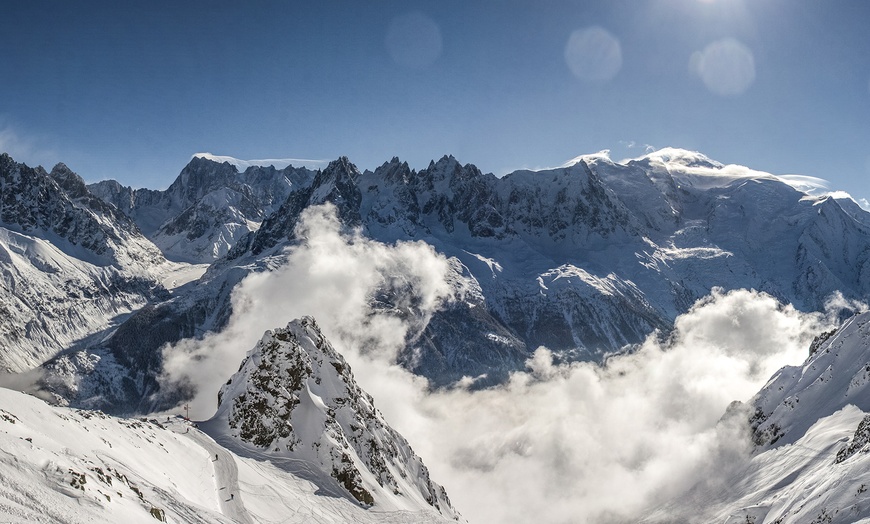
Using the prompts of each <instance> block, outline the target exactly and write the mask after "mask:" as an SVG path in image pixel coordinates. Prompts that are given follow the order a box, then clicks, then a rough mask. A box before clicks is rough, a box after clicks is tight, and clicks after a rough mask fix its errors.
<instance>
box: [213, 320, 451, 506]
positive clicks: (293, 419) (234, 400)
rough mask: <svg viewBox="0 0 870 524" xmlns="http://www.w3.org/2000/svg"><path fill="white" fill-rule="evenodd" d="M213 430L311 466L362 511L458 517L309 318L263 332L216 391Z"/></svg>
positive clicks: (264, 450)
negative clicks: (407, 504) (409, 504)
mask: <svg viewBox="0 0 870 524" xmlns="http://www.w3.org/2000/svg"><path fill="white" fill-rule="evenodd" d="M218 403H219V405H218V411H217V414H216V415H215V417H214V418H213V419H212V421H213V422H212V423H216V424H223V423H226V424H227V427H228V431H229V433H230V434H231V435H232V436H233V437H234V438H235V439H237V440H238V441H240V442H241V443H242V444H243V445H245V446H250V447H253V448H256V449H258V450H259V451H260V452H265V453H268V454H270V455H273V456H275V457H288V458H293V459H297V460H304V461H307V462H309V463H313V464H314V465H315V466H316V467H317V468H319V469H320V470H321V471H323V472H324V473H325V474H327V475H328V476H329V477H331V478H332V479H333V481H334V482H336V483H337V484H338V485H339V486H341V487H342V488H343V489H344V490H345V491H346V492H347V493H348V494H349V495H350V496H352V497H353V498H354V499H355V500H356V501H358V502H359V503H361V504H363V505H366V506H371V505H373V504H387V505H390V504H392V503H395V502H396V501H397V497H399V499H398V500H402V499H404V500H406V501H408V500H410V501H414V502H415V503H416V504H417V507H423V508H425V507H430V509H434V510H436V511H438V512H439V513H441V514H443V515H445V516H448V517H454V516H456V513H455V510H453V508H452V507H451V506H450V502H449V500H448V499H447V494H446V493H445V492H444V489H443V488H441V487H440V486H438V485H436V484H434V483H432V482H431V481H430V479H429V474H428V470H427V469H426V467H425V466H424V465H423V463H422V461H421V460H420V459H419V458H418V457H417V456H416V455H415V454H414V452H413V451H412V450H411V448H410V445H409V444H408V442H407V441H406V440H405V439H404V438H402V436H401V435H399V434H398V433H397V432H396V431H395V430H393V429H392V428H391V427H390V426H389V425H388V424H387V423H386V421H385V420H384V418H383V415H381V413H380V412H379V411H377V409H375V407H374V400H373V399H372V397H371V396H370V395H369V394H368V393H366V392H364V391H363V390H362V389H361V388H360V387H359V386H358V385H357V383H356V381H355V379H354V377H353V373H352V372H351V369H350V366H349V365H348V363H347V362H346V361H345V360H344V358H343V357H342V356H341V355H340V354H339V353H338V352H337V351H336V350H335V348H333V347H332V345H331V344H330V343H329V341H328V340H327V339H326V337H325V336H324V335H323V333H322V332H321V331H320V328H319V327H318V325H317V322H316V321H315V320H314V318H312V317H303V318H300V319H297V320H293V321H291V322H290V323H289V324H288V325H287V327H285V328H281V329H275V330H273V331H267V332H266V333H265V334H264V335H263V338H262V339H261V340H260V341H259V342H258V343H257V345H256V346H255V347H254V348H253V349H252V350H251V351H249V352H248V355H247V356H246V357H245V359H244V361H243V362H242V365H241V367H240V368H239V371H238V372H237V373H236V374H235V375H233V377H232V378H231V379H230V380H229V381H228V382H227V383H226V385H224V386H223V387H222V388H221V391H220V393H219V396H218Z"/></svg>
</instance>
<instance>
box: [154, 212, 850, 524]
mask: <svg viewBox="0 0 870 524" xmlns="http://www.w3.org/2000/svg"><path fill="white" fill-rule="evenodd" d="M298 231H299V233H300V235H301V236H302V237H304V238H305V241H304V242H302V243H301V244H300V245H298V246H296V247H294V248H292V249H290V250H289V251H288V252H287V253H286V256H287V263H286V265H284V266H283V267H281V268H279V269H277V270H276V271H273V272H269V273H262V274H256V275H253V276H250V277H248V278H247V279H246V280H245V281H244V282H243V283H242V284H241V285H240V286H239V288H238V289H237V290H236V291H235V292H234V294H233V305H234V314H233V318H232V319H231V320H230V322H229V325H228V327H227V329H226V330H225V331H224V332H223V333H221V334H219V335H213V336H210V337H207V338H206V340H203V341H200V342H185V343H182V344H179V345H178V346H176V347H174V348H168V349H167V350H166V353H165V355H166V359H167V366H168V375H167V377H166V379H167V380H177V379H179V378H184V377H187V378H188V379H190V380H192V381H193V382H194V383H195V384H196V385H198V386H199V387H200V395H199V396H198V397H197V399H196V402H194V403H193V406H194V409H195V414H196V416H199V417H204V416H208V415H210V413H211V412H212V411H213V410H214V407H215V406H214V398H215V393H216V391H217V389H218V387H219V386H220V384H222V383H223V382H224V381H226V379H227V378H228V377H229V376H230V375H231V374H232V373H233V372H235V371H236V369H237V367H238V364H239V362H240V361H241V359H242V358H243V356H244V354H245V352H246V351H247V350H248V349H250V348H251V347H252V346H253V345H254V343H255V342H256V340H258V339H259V338H260V336H261V335H262V333H263V331H265V330H266V329H271V328H275V327H279V326H283V325H285V324H286V323H287V321H289V320H290V319H292V318H295V317H298V316H302V315H314V316H315V317H316V318H317V320H318V322H319V323H320V325H321V327H322V328H323V330H324V332H325V333H326V335H327V336H328V337H329V338H330V340H331V341H332V342H333V344H334V345H335V346H336V348H337V349H338V350H339V351H340V352H342V353H343V354H344V355H345V357H346V358H347V359H348V361H349V363H350V364H351V366H352V368H353V372H354V375H355V376H356V377H357V380H358V381H359V382H360V384H361V386H362V387H363V388H364V389H366V390H368V391H369V392H370V393H371V394H372V396H373V397H374V398H375V402H376V405H377V406H378V408H379V409H381V410H382V411H383V412H384V415H385V416H386V418H387V420H389V421H390V422H391V424H392V425H393V426H394V427H395V428H396V429H398V430H399V431H400V432H401V433H403V434H404V435H405V437H406V438H408V440H409V441H410V442H411V444H412V446H413V447H414V449H415V450H416V451H417V453H418V454H420V456H421V457H422V458H423V459H424V461H425V463H426V464H427V465H428V466H429V469H430V471H431V472H432V475H433V479H434V480H435V481H436V482H439V483H442V484H443V485H444V486H445V487H446V488H447V490H448V493H449V494H450V496H451V499H452V501H453V502H454V504H455V505H456V507H457V509H458V510H459V511H460V512H462V513H463V515H464V516H465V517H467V518H468V519H469V521H471V522H508V523H509V522H620V521H621V522H624V521H633V520H636V519H637V518H638V517H639V516H640V515H642V514H643V513H644V511H646V510H648V509H649V508H650V507H652V506H656V505H657V504H659V503H661V502H663V501H666V500H669V499H670V498H671V497H673V496H675V495H677V494H679V493H681V492H682V491H684V490H685V489H688V488H689V487H691V486H693V485H694V484H695V483H697V482H708V483H715V482H717V479H719V478H721V477H720V475H722V474H723V473H724V472H725V471H727V469H728V468H729V467H733V466H734V465H737V464H740V462H741V461H742V460H744V459H746V458H747V456H748V452H749V447H748V446H749V444H748V440H747V439H746V438H745V435H744V434H743V431H744V429H743V426H742V425H740V424H736V423H734V422H735V421H740V420H745V417H741V416H737V417H735V418H734V419H733V420H731V422H725V423H721V424H717V422H718V421H719V420H720V417H722V415H723V414H724V413H725V410H726V408H727V407H728V406H729V403H730V402H731V401H733V400H746V399H748V398H749V397H750V396H751V395H752V394H753V393H755V392H756V391H757V390H758V389H759V388H760V387H761V386H762V385H763V384H764V382H765V381H766V380H767V378H768V376H770V374H771V373H773V372H774V371H775V370H776V369H777V368H779V367H780V366H782V365H785V364H794V363H797V362H800V361H802V360H803V358H804V357H805V356H806V352H807V348H808V345H809V342H810V340H811V338H812V336H813V335H814V334H816V333H818V332H819V331H820V330H822V329H824V328H826V327H827V325H826V321H825V319H824V318H823V317H822V315H817V314H816V315H813V314H803V313H800V312H798V311H796V310H795V309H794V308H792V307H789V306H782V305H780V304H778V303H777V302H776V300H774V299H773V298H771V297H770V296H768V295H765V294H763V293H757V292H754V291H734V292H729V293H725V292H722V291H714V293H713V294H712V295H711V296H710V297H709V298H707V299H706V300H704V301H701V302H699V303H698V304H696V305H695V306H694V307H693V308H692V310H691V311H690V312H689V313H687V314H686V315H684V316H681V317H679V318H678V319H677V321H676V325H675V331H674V332H673V334H672V335H671V336H670V337H669V339H668V341H667V342H661V341H659V340H658V338H657V337H656V336H651V337H650V338H649V339H648V340H647V341H646V342H645V343H644V344H643V345H642V346H641V347H639V348H638V350H637V351H636V352H634V353H631V354H625V355H619V356H614V357H612V358H610V359H609V360H608V362H607V364H606V365H604V366H599V365H595V364H591V363H573V364H569V365H555V364H554V363H553V360H552V355H551V354H550V352H549V351H548V350H547V349H546V348H539V349H538V350H537V351H535V352H534V355H533V356H532V358H531V359H530V360H529V362H528V369H527V370H526V371H525V372H518V373H514V374H513V375H512V376H511V378H510V380H509V382H508V383H506V384H504V385H503V386H501V387H497V388H492V389H487V390H483V391H468V390H466V389H464V388H462V387H455V388H453V389H450V390H442V391H437V392H430V391H429V390H428V389H427V383H426V381H425V380H424V379H421V378H419V377H415V376H413V375H411V374H409V373H408V372H407V371H405V370H404V369H401V368H399V367H398V366H396V365H394V363H393V362H394V357H395V354H396V351H397V350H398V349H399V348H400V347H401V346H402V344H403V342H404V340H405V338H406V336H408V334H409V333H414V332H415V331H416V330H418V329H420V327H421V326H422V325H423V324H424V323H425V322H427V318H426V317H427V315H430V314H431V313H432V312H433V311H434V310H436V309H437V308H438V307H439V304H441V303H442V302H443V301H444V300H448V299H450V297H451V294H452V293H453V291H452V288H451V286H450V285H448V283H447V282H446V279H447V278H448V276H449V275H450V269H449V261H448V260H447V259H445V258H444V257H443V256H441V255H439V254H437V253H436V252H434V251H433V250H432V248H431V247H429V246H428V245H426V244H423V243H419V242H412V243H397V244H395V245H386V244H383V243H379V242H375V241H372V240H368V239H365V238H362V237H361V236H360V235H358V234H350V235H347V234H342V233H341V232H340V227H339V223H338V220H337V218H336V217H335V213H334V209H333V208H331V207H330V206H326V207H318V208H310V209H309V210H307V211H306V212H305V214H304V215H303V217H302V220H301V225H300V228H299V230H298ZM390 284H392V285H394V286H395V287H397V288H402V289H403V290H404V292H405V293H407V295H406V296H407V297H409V299H411V301H413V302H414V303H415V304H416V311H417V312H418V315H417V316H412V317H404V318H403V317H400V316H396V315H393V314H391V313H385V312H379V311H375V310H373V309H372V308H371V307H370V305H369V300H370V298H371V296H372V293H373V292H374V291H375V290H376V289H378V288H380V287H382V286H384V285H390ZM409 304H410V302H409ZM832 304H833V303H832ZM833 305H836V304H833Z"/></svg>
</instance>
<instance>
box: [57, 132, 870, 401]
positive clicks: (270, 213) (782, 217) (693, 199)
mask: <svg viewBox="0 0 870 524" xmlns="http://www.w3.org/2000/svg"><path fill="white" fill-rule="evenodd" d="M90 187H91V190H93V191H95V192H96V194H98V195H102V196H103V197H104V198H106V199H107V200H108V201H109V202H112V203H115V204H117V205H118V206H119V209H121V210H126V211H127V212H129V213H130V214H131V216H132V217H133V218H134V219H135V220H136V221H137V223H139V224H140V226H141V227H142V228H143V229H142V230H143V231H146V232H148V231H150V232H151V238H152V239H153V240H154V241H155V242H156V243H157V245H159V246H161V247H164V249H166V250H167V253H169V252H171V253H172V255H168V256H170V258H171V257H172V256H174V257H175V258H177V259H183V260H197V261H202V260H207V259H209V258H210V257H215V256H218V255H220V254H222V253H226V256H224V257H222V258H218V259H217V260H215V261H214V262H213V263H212V265H211V268H210V269H209V271H208V272H207V273H206V275H205V276H204V277H203V279H202V280H200V282H199V283H198V285H197V286H196V287H194V288H192V289H190V290H189V291H188V292H187V293H183V294H177V296H176V297H174V298H173V299H172V300H170V301H167V302H163V303H154V305H153V307H149V308H147V309H145V310H143V311H141V312H140V313H139V314H137V315H134V316H133V317H132V318H131V319H130V320H129V321H128V322H127V323H126V324H125V325H123V326H121V328H120V329H119V330H118V331H117V332H116V334H115V336H114V337H112V338H110V339H108V340H107V341H105V342H104V344H102V346H101V347H95V348H92V351H95V352H97V353H100V352H101V351H102V352H103V354H105V352H106V348H109V349H110V350H111V353H112V355H113V358H114V361H117V362H121V364H122V367H125V368H128V371H129V373H128V375H129V380H125V381H124V382H125V383H126V384H127V386H125V387H121V388H118V387H115V388H114V389H113V390H112V391H98V392H97V394H94V392H93V387H91V386H90V385H86V387H85V388H84V389H85V390H87V391H88V392H89V394H88V395H87V397H86V398H90V399H93V398H95V397H104V398H107V399H109V400H108V402H106V403H104V404H102V407H103V408H104V409H112V406H115V409H118V406H121V408H120V409H122V410H131V409H132V410H137V409H146V410H147V409H148V408H149V406H143V405H142V404H141V399H142V398H145V397H149V395H153V394H154V393H155V391H156V389H157V384H156V382H155V381H153V380H152V379H151V378H152V377H154V376H155V375H157V374H159V372H160V355H159V353H160V348H161V347H162V346H163V345H164V344H165V343H167V342H176V341H178V340H180V339H183V338H186V337H190V336H194V335H197V336H198V335H199V334H202V333H204V332H206V331H209V330H220V329H221V328H222V326H223V325H224V323H225V322H226V320H227V319H228V318H229V317H230V314H231V306H230V300H229V298H230V296H231V295H230V291H231V290H232V289H233V287H234V286H235V285H236V284H237V283H238V282H240V281H241V280H242V279H243V278H244V277H245V276H246V275H247V274H249V273H251V272H257V271H262V270H264V269H267V268H269V267H274V266H275V265H276V264H280V263H281V256H282V254H283V253H284V250H285V249H286V248H287V247H288V246H293V245H298V244H299V243H300V242H304V239H299V238H297V237H296V234H295V230H296V229H295V228H296V227H297V226H298V224H299V217H300V216H301V214H302V213H303V211H305V210H306V209H309V208H311V206H315V205H320V204H324V203H331V204H333V205H334V206H335V208H336V212H337V215H338V217H339V219H340V221H341V223H342V224H343V225H344V227H346V228H347V229H354V228H356V229H358V230H360V231H361V232H362V234H363V235H364V236H366V237H368V238H372V239H376V240H378V241H381V242H386V243H392V242H396V241H404V240H422V241H424V242H427V243H428V244H430V245H432V246H433V247H434V248H435V249H436V250H437V251H439V252H440V253H443V254H444V255H445V256H447V257H448V258H449V259H450V260H451V261H452V267H453V268H454V270H455V275H454V278H453V279H452V281H453V282H455V283H456V286H457V289H456V294H457V295H461V297H462V298H461V299H459V300H455V301H451V302H448V303H447V304H445V306H444V307H443V308H442V309H441V310H439V311H438V312H436V313H435V314H434V315H433V316H432V317H431V319H429V321H428V323H426V325H424V326H420V329H421V331H420V332H419V333H415V334H414V336H412V337H411V338H410V339H409V341H408V342H409V343H408V345H407V347H406V349H405V351H403V352H402V353H401V354H400V355H399V356H398V359H399V361H400V362H402V363H403V365H405V366H406V367H408V368H409V369H411V370H413V371H414V372H415V373H417V374H420V375H422V376H425V377H427V378H428V379H429V380H430V381H432V383H433V384H435V385H447V384H451V383H453V382H455V381H457V380H459V379H461V378H462V377H464V376H471V377H484V378H481V379H480V384H481V385H485V384H492V383H498V382H500V381H502V380H504V379H505V378H506V377H507V374H508V373H509V372H510V371H512V370H516V369H522V367H523V365H524V362H525V360H526V358H528V356H529V355H530V354H531V352H532V351H533V350H534V349H535V348H537V347H538V346H540V345H545V346H547V347H548V348H550V349H551V350H553V351H554V352H556V354H557V356H558V357H559V358H561V359H565V360H576V359H581V360H600V359H602V358H604V356H605V355H606V354H608V353H610V352H614V351H619V350H621V348H623V347H624V346H626V345H630V344H634V343H638V342H640V341H642V340H643V339H644V338H645V337H646V336H647V335H648V334H650V333H651V332H653V331H654V330H662V331H665V332H666V331H667V330H669V329H670V327H671V325H672V323H673V320H674V318H675V317H676V316H677V315H678V314H680V313H682V312H685V311H686V310H687V309H688V308H689V306H690V305H691V304H693V303H694V302H695V301H696V300H698V299H699V298H701V297H704V296H706V295H707V294H708V293H710V291H711V290H712V289H713V288H714V287H720V288H724V289H742V288H746V289H750V288H751V289H757V290H760V291H765V292H767V293H769V294H771V295H773V296H774V297H776V298H777V299H779V300H780V301H782V302H784V303H791V304H794V305H795V306H796V307H798V308H800V309H802V310H820V309H822V308H823V307H824V305H825V302H826V301H827V300H828V299H829V298H830V297H831V296H833V295H834V294H835V293H840V294H842V295H843V296H844V298H846V299H860V298H863V297H867V296H868V295H870V278H868V275H870V251H868V249H867V247H866V246H867V245H868V244H870V227H868V225H867V223H868V221H870V220H868V219H867V218H866V216H867V215H868V213H866V212H865V211H863V210H861V209H860V208H859V207H858V206H857V205H855V204H854V203H853V202H851V201H848V200H837V199H835V198H832V197H827V196H818V197H814V196H810V195H807V194H805V193H802V192H800V191H798V190H796V189H794V188H793V187H792V186H791V185H789V184H788V183H787V182H786V181H784V180H782V179H779V178H777V177H775V176H773V175H770V174H766V173H760V172H756V171H752V170H749V169H746V168H742V167H738V166H723V165H721V164H719V163H716V162H715V161H713V160H710V159H708V158H707V157H704V156H703V155H700V154H698V153H691V152H687V151H683V150H675V149H668V150H662V151H659V152H657V153H654V154H650V155H647V156H645V157H642V158H639V159H637V160H632V161H629V162H625V163H616V162H613V161H611V160H609V159H608V158H607V157H606V156H603V155H590V156H585V157H578V159H576V162H575V163H573V164H572V165H569V166H567V167H562V168H558V169H551V170H544V171H538V172H531V171H518V172H515V173H512V174H510V175H507V176H505V177H503V178H496V177H495V176H493V175H487V174H483V173H482V172H480V170H478V169H477V168H476V167H474V166H473V165H470V164H467V165H462V164H460V163H459V162H458V161H457V160H456V159H454V158H453V157H449V156H445V157H443V158H442V159H440V160H439V161H438V162H432V163H431V164H430V165H429V166H428V167H427V168H426V169H423V170H420V171H415V170H412V169H411V168H410V167H409V166H408V165H407V163H404V162H401V161H400V160H398V159H395V158H394V159H392V160H391V161H390V162H386V163H385V164H383V165H382V166H380V167H379V168H378V169H376V170H375V171H365V172H360V171H359V170H358V169H357V168H356V167H355V166H354V165H353V164H352V163H351V162H350V161H349V160H348V159H346V158H341V159H338V160H336V161H334V162H332V163H330V164H329V165H328V166H327V167H326V168H325V169H323V170H321V171H317V172H314V173H312V172H310V171H308V170H305V169H294V168H290V167H288V168H285V169H283V170H274V169H270V168H260V167H253V166H252V167H249V168H248V169H247V170H246V171H245V172H244V173H239V172H238V170H237V168H236V167H235V166H234V165H231V164H230V163H223V164H218V163H216V162H213V161H211V160H208V159H206V158H194V159H193V160H191V162H190V164H189V165H188V166H187V167H185V168H184V170H183V171H182V173H181V175H179V177H178V179H177V180H176V181H175V182H174V183H173V184H172V185H171V186H170V188H169V189H168V190H166V191H165V192H153V191H149V190H135V191H133V190H128V189H123V188H121V189H119V187H120V186H119V185H118V184H115V183H113V182H101V183H98V184H95V185H92V186H90ZM110 188H114V189H112V190H111V191H110V190H109V189H110ZM230 193H231V194H232V195H235V196H233V197H232V198H229V199H228V200H227V199H224V198H223V197H224V196H226V195H229V194H230ZM218 195H222V196H221V199H222V200H221V202H242V201H244V205H240V206H238V207H237V206H230V207H221V206H215V205H213V204H215V202H216V201H217V200H216V199H217V196H218ZM283 195H286V198H283V200H282V199H281V198H282V196H283ZM243 196H244V198H242V197H243ZM240 199H241V200H240ZM850 204H851V205H850ZM209 206H211V207H209ZM206 208H208V209H212V210H219V211H216V212H206V211H205V209H206ZM227 210H229V211H227ZM227 212H229V213H230V215H227V214H226V213H227ZM239 216H244V217H245V219H244V220H241V219H240V218H239ZM204 217H208V218H207V219H206V218H204ZM200 219H202V220H200ZM191 220H192V221H191ZM245 221H247V222H245ZM257 221H260V222H257ZM242 222H245V224H247V225H244V224H242ZM258 223H259V224H260V225H259V227H257V224H258ZM170 231H171V232H172V235H169V232H170ZM230 231H232V232H233V233H232V234H230V233H228V232H230ZM179 235H180V236H179ZM169 236H173V238H175V239H176V240H178V239H184V240H183V241H182V240H179V241H178V242H174V243H173V244H172V245H171V246H169V245H168V244H165V243H163V242H164V240H166V239H167V238H169ZM233 241H234V242H235V243H232V242H233ZM230 245H231V246H232V247H230ZM399 293H400V291H399ZM393 294H394V295H395V290H394V293H393ZM379 300H381V302H382V303H384V304H387V305H388V304H391V303H392V302H391V299H390V293H389V292H388V293H382V294H381V295H380V297H379ZM64 358H66V360H67V361H66V362H63V363H62V364H63V365H60V366H53V369H64V370H70V369H79V370H80V369H81V368H82V366H80V365H77V364H76V363H75V362H72V360H71V358H72V357H69V356H67V357H64ZM79 360H82V358H79ZM84 360H87V361H88V362H90V361H93V360H94V358H93V357H89V358H87V359H84ZM98 367H99V366H98ZM106 367H107V368H109V371H107V373H109V375H111V377H106V376H104V374H101V373H102V372H100V371H99V369H98V370H97V374H96V375H94V376H93V377H92V378H91V379H88V380H85V382H90V383H91V384H95V383H96V384H102V383H108V382H115V383H117V382H118V379H117V378H116V377H117V367H116V366H115V365H114V362H112V365H109V363H108V362H107V363H106ZM84 368H87V370H88V373H91V369H92V368H93V366H91V365H90V364H87V365H85V366H84ZM73 374H74V375H77V376H78V375H81V373H80V372H77V371H73ZM55 382H57V381H55ZM62 382H66V383H68V382H69V381H68V380H63V381H62ZM97 389H99V388H97ZM103 389H105V388H103ZM69 391H70V390H69V388H67V391H66V392H65V393H63V394H64V395H66V394H68V393H69ZM149 398H150V397H149ZM170 398H171V400H172V401H174V400H176V399H175V398H174V397H172V396H170ZM80 400H81V399H80Z"/></svg>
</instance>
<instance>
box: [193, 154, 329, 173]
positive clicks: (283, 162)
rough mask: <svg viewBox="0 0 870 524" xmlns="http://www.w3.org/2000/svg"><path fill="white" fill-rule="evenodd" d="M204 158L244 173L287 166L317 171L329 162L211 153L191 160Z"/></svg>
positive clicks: (197, 155) (195, 155)
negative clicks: (249, 169) (253, 168)
mask: <svg viewBox="0 0 870 524" xmlns="http://www.w3.org/2000/svg"><path fill="white" fill-rule="evenodd" d="M197 157H198V158H206V159H208V160H212V161H214V162H220V163H223V162H228V163H229V164H231V165H234V166H236V168H238V170H239V171H244V170H245V169H247V168H249V167H251V166H264V167H268V166H275V168H276V169H284V168H285V167H287V166H290V165H292V166H294V167H308V168H310V169H317V168H321V167H324V166H326V165H327V164H328V163H329V160H312V159H309V158H263V159H259V160H240V159H238V158H233V157H231V156H221V155H213V154H211V153H196V154H194V155H193V156H191V158H197Z"/></svg>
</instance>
